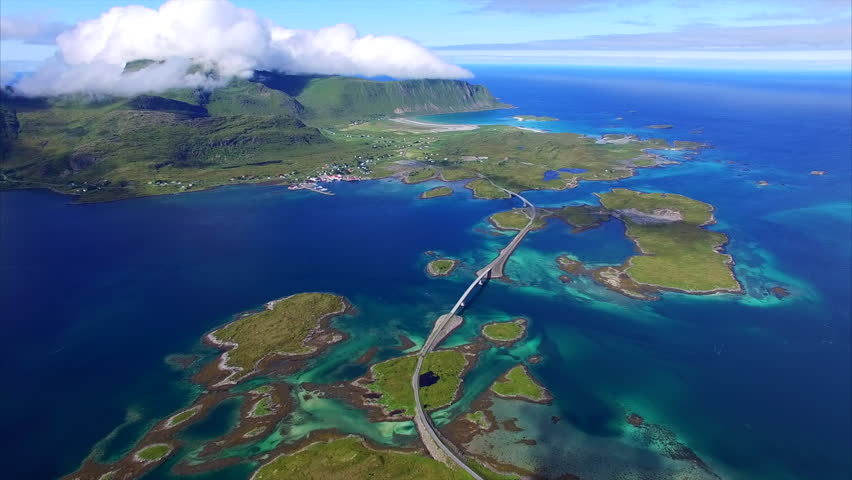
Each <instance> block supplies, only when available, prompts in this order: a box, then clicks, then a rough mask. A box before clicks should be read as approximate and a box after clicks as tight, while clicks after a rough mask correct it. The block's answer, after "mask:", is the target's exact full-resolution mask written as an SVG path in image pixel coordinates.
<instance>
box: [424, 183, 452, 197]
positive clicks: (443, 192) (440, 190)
mask: <svg viewBox="0 0 852 480" xmlns="http://www.w3.org/2000/svg"><path fill="white" fill-rule="evenodd" d="M452 194H453V189H452V188H450V187H446V186H443V187H435V188H432V189H429V190H426V191H425V192H423V193H421V194H420V198H422V199H428V198H437V197H446V196H449V195H452Z"/></svg>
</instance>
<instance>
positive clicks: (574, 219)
mask: <svg viewBox="0 0 852 480" xmlns="http://www.w3.org/2000/svg"><path fill="white" fill-rule="evenodd" d="M550 213H551V214H552V215H553V216H554V217H556V218H558V219H560V220H562V221H564V222H565V223H567V224H568V225H571V226H572V227H574V228H575V229H576V230H575V231H578V232H579V231H585V230H589V229H592V228H596V227H598V226H600V225H601V224H602V223H604V222H606V221H608V220H609V218H610V214H609V212H607V211H606V209H603V208H600V207H594V206H591V205H579V206H568V207H562V208H559V209H555V210H551V212H550Z"/></svg>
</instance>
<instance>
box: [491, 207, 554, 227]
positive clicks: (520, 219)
mask: <svg viewBox="0 0 852 480" xmlns="http://www.w3.org/2000/svg"><path fill="white" fill-rule="evenodd" d="M488 221H489V222H491V224H492V225H494V227H496V228H497V229H498V230H523V229H524V228H526V226H527V224H528V223H530V217H529V216H528V215H527V213H526V211H525V210H524V209H523V208H515V209H513V210H507V211H505V212H498V213H495V214H494V215H491V216H490V217H488ZM546 225H547V223H546V222H545V221H544V219H543V218H542V217H541V216H536V219H535V221H534V222H533V224H532V228H530V230H541V229H542V228H544V227H545V226H546Z"/></svg>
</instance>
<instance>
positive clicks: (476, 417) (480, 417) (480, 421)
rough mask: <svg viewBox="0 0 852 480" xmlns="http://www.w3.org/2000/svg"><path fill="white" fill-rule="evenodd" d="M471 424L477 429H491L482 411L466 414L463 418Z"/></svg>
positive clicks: (489, 421)
mask: <svg viewBox="0 0 852 480" xmlns="http://www.w3.org/2000/svg"><path fill="white" fill-rule="evenodd" d="M464 418H466V419H467V420H468V421H470V422H471V423H474V424H476V426H478V427H479V428H482V429H489V428H491V420H489V419H488V417H487V416H486V415H485V412H483V411H482V410H477V411H475V412H471V413H468V414H467V415H465V416H464Z"/></svg>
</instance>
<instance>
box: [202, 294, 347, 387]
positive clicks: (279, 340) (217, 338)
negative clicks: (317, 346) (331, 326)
mask: <svg viewBox="0 0 852 480" xmlns="http://www.w3.org/2000/svg"><path fill="white" fill-rule="evenodd" d="M345 308H346V301H345V300H344V298H343V297H340V296H337V295H332V294H329V293H300V294H297V295H293V296H291V297H287V298H284V299H282V300H278V301H275V302H270V303H269V304H267V306H266V309H265V310H263V311H262V312H259V313H255V314H251V315H248V316H245V317H242V318H240V319H238V320H235V321H233V322H231V323H229V324H227V325H225V326H224V327H222V328H220V329H218V330H216V331H214V332H213V333H212V334H210V339H211V340H212V341H214V342H216V343H218V344H222V345H227V346H232V348H231V349H230V350H229V351H228V352H227V354H226V356H227V357H226V358H227V360H226V362H225V363H226V364H227V366H228V367H232V368H237V369H240V370H241V371H242V372H243V373H247V372H250V371H251V370H253V369H254V368H255V366H256V365H257V363H258V362H260V361H261V360H262V359H263V358H265V357H266V356H268V355H271V354H275V353H278V354H305V353H310V352H312V351H313V350H314V349H313V347H311V346H308V345H305V340H306V339H307V338H308V335H309V334H310V333H311V331H312V330H314V329H315V328H317V326H318V325H319V322H320V320H321V319H323V318H324V317H326V316H329V315H334V314H338V313H343V311H344V310H345Z"/></svg>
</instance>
